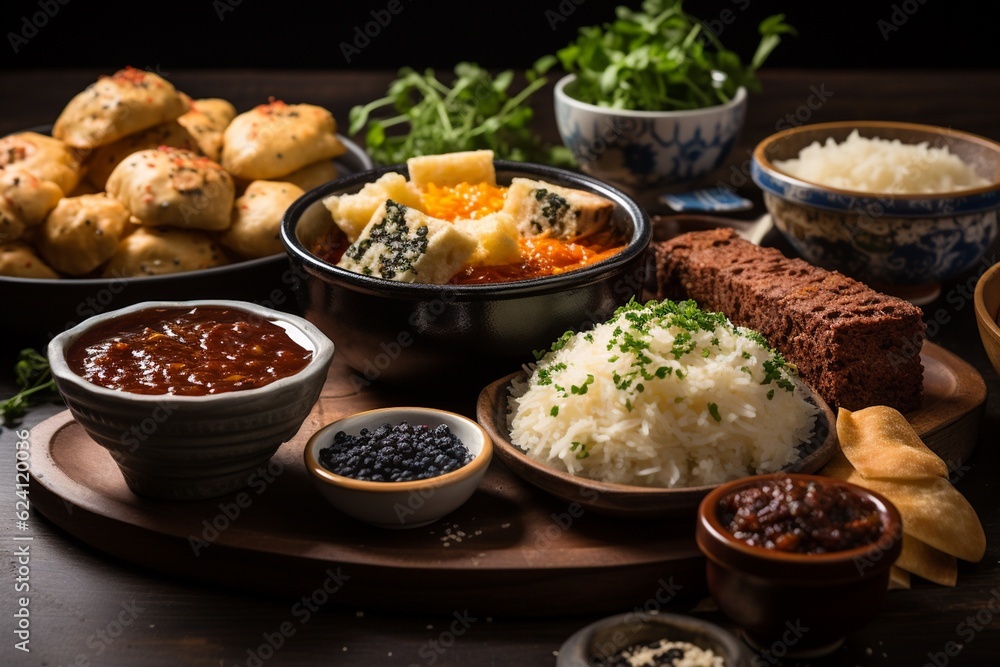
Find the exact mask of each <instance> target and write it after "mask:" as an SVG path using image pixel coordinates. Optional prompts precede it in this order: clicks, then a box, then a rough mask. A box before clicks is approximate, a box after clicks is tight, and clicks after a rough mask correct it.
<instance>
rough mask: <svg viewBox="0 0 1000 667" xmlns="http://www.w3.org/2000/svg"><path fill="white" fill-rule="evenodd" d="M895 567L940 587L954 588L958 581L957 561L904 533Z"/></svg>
mask: <svg viewBox="0 0 1000 667" xmlns="http://www.w3.org/2000/svg"><path fill="white" fill-rule="evenodd" d="M895 567H899V568H902V569H904V570H906V571H907V572H912V573H913V574H915V575H917V576H918V577H922V578H924V579H926V580H927V581H933V582H934V583H935V584H941V585H942V586H954V585H955V583H956V582H957V581H958V561H957V560H956V559H955V557H954V556H952V555H950V554H946V553H944V552H943V551H940V550H939V549H935V548H934V547H932V546H930V545H929V544H927V543H926V542H923V541H921V540H918V539H917V538H915V537H914V536H913V535H907V534H906V532H905V531H904V532H903V550H902V551H901V552H900V554H899V558H898V559H897V560H896V565H895Z"/></svg>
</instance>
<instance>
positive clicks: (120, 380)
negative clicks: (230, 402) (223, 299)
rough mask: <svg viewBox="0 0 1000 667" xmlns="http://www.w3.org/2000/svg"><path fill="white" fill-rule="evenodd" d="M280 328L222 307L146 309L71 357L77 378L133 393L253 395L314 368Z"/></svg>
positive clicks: (94, 335)
mask: <svg viewBox="0 0 1000 667" xmlns="http://www.w3.org/2000/svg"><path fill="white" fill-rule="evenodd" d="M312 355H313V353H312V352H311V351H310V350H307V349H306V348H304V347H302V346H301V345H299V344H298V343H296V342H295V341H294V340H292V337H291V336H289V335H288V331H286V330H285V329H284V328H283V327H282V326H280V325H278V324H276V323H275V322H272V321H269V320H267V319H265V318H263V317H261V316H260V315H255V314H253V313H249V312H244V311H242V310H238V309H236V308H228V307H225V306H193V307H172V308H146V309H143V310H139V311H136V312H133V313H128V314H126V315H122V316H119V317H116V318H114V319H112V320H110V321H109V322H105V323H104V324H101V325H98V326H95V327H94V328H92V329H90V330H89V331H87V332H85V333H84V334H83V335H82V336H80V338H79V339H78V340H77V341H76V342H75V343H73V344H72V345H71V346H70V348H69V350H68V351H67V353H66V361H67V363H68V364H69V367H70V368H72V369H73V372H75V373H76V374H77V375H80V376H81V377H83V378H84V379H85V380H87V381H88V382H91V383H93V384H96V385H100V386H102V387H107V388H108V389H117V390H120V391H127V392H131V393H133V394H172V395H175V396H205V395H209V394H221V393H225V392H230V391H239V390H241V389H254V388H256V387H263V386H265V385H267V384H270V383H272V382H274V381H275V380H279V379H281V378H284V377H288V376H290V375H294V374H296V373H298V372H299V371H301V370H302V369H303V368H305V367H306V366H308V365H309V360H310V359H312Z"/></svg>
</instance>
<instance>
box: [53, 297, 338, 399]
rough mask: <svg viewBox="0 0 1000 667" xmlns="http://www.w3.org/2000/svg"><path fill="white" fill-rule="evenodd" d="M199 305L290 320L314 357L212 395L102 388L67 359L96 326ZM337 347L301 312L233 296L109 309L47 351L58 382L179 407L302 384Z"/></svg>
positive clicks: (94, 393)
mask: <svg viewBox="0 0 1000 667" xmlns="http://www.w3.org/2000/svg"><path fill="white" fill-rule="evenodd" d="M196 306H220V307H224V308H232V309H234V310H241V311H243V312H248V313H250V314H251V315H257V316H261V317H263V318H265V319H267V320H269V321H274V320H280V321H283V322H287V323H289V324H291V325H293V326H294V327H295V328H296V329H298V330H299V332H300V333H302V334H303V335H304V336H305V337H306V338H307V339H308V340H309V342H310V343H311V344H312V346H313V355H312V358H311V359H310V360H309V363H308V364H306V366H305V367H304V368H302V369H301V370H300V371H299V372H297V373H295V374H293V375H289V376H287V377H283V378H279V379H277V380H275V381H274V382H271V383H269V384H266V385H264V386H262V387H254V388H252V389H241V390H239V391H228V392H223V393H220V394H208V395H204V396H178V395H175V394H137V393H133V392H127V391H119V390H116V389H109V388H107V387H102V386H100V385H96V384H93V383H91V382H88V381H87V380H85V379H84V378H83V377H81V376H79V375H77V374H76V373H75V372H73V370H72V369H70V367H69V364H68V363H67V361H66V352H67V351H68V350H69V347H70V346H71V345H72V344H73V343H75V342H76V340H77V339H79V338H80V336H82V335H83V334H84V333H85V332H87V331H89V330H90V329H92V328H93V327H95V326H99V325H101V324H104V323H106V322H110V321H111V320H113V319H115V318H116V317H120V316H122V315H128V314H130V313H134V312H138V311H140V310H148V309H152V308H187V307H191V308H194V307H196ZM334 348H335V346H334V344H333V341H331V340H330V339H329V338H327V336H326V334H324V333H323V332H322V331H320V330H319V328H318V327H316V325H314V324H313V323H312V322H309V321H308V320H306V319H305V318H302V317H299V316H298V315H293V314H291V313H285V312H282V311H279V310H274V309H272V308H267V307H266V306H261V305H258V304H256V303H253V302H250V301H236V300H233V299H194V300H190V301H141V302H139V303H136V304H133V305H131V306H125V307H123V308H119V309H117V310H109V311H106V312H103V313H100V314H98V315H94V316H91V317H88V318H87V319H85V320H84V321H82V322H80V323H79V324H77V325H76V326H74V327H72V328H70V329H67V330H66V331H63V332H61V333H60V334H58V335H57V336H55V337H54V338H53V339H52V340H51V341H49V345H48V348H47V351H48V359H49V365H50V367H51V369H52V375H53V376H55V377H56V379H57V380H58V381H60V382H69V383H70V384H72V385H73V386H74V387H76V388H77V389H80V390H82V391H83V392H85V393H87V394H90V395H92V396H95V397H98V398H100V399H106V400H112V401H128V402H132V403H135V404H136V405H143V404H158V405H159V404H163V403H164V402H167V403H170V404H172V405H178V406H179V405H185V404H186V405H196V404H197V405H212V404H229V403H241V402H243V401H249V400H252V399H253V398H255V397H260V396H263V395H266V394H269V393H274V392H280V391H281V390H282V389H284V388H286V387H290V386H294V385H296V384H299V383H300V382H302V380H303V379H304V378H308V376H309V375H310V374H311V373H315V372H316V371H317V369H318V368H325V367H327V366H329V364H330V361H331V360H332V358H333V354H334ZM324 376H325V374H324Z"/></svg>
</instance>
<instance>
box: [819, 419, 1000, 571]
mask: <svg viewBox="0 0 1000 667" xmlns="http://www.w3.org/2000/svg"><path fill="white" fill-rule="evenodd" d="M837 435H838V437H839V439H840V447H841V451H839V452H837V453H836V454H835V455H834V457H833V458H832V459H831V460H830V462H829V463H828V464H827V465H826V467H824V468H823V470H822V471H821V474H823V475H827V476H829V477H834V478H837V479H842V480H846V481H848V482H853V483H854V484H857V485H858V486H862V487H864V488H866V489H870V490H872V491H875V492H876V493H880V494H882V495H883V496H885V497H886V498H888V499H889V501H890V502H892V503H893V504H894V505H895V506H896V508H897V509H898V510H899V513H900V515H901V516H902V518H903V535H904V537H903V550H902V553H901V555H900V556H899V559H898V560H897V561H896V564H895V567H897V568H900V569H902V570H905V571H907V572H910V573H912V574H916V575H917V576H919V577H922V578H924V579H927V580H928V581H932V582H935V583H938V584H942V585H945V586H954V585H955V582H956V579H957V577H958V570H957V563H956V561H955V559H956V558H961V559H962V560H967V561H973V562H976V561H979V560H981V559H982V558H983V556H984V555H985V552H986V534H985V533H984V531H983V526H982V523H980V521H979V517H978V516H977V515H976V511H975V510H974V509H973V507H972V505H970V504H969V501H967V500H966V499H965V497H964V496H963V495H962V494H961V493H960V492H959V491H958V490H957V489H956V488H955V487H954V486H952V484H951V482H949V481H948V467H947V465H945V463H944V461H942V460H941V458H940V457H939V456H938V455H937V454H935V453H934V452H933V451H932V450H930V449H929V448H928V447H927V446H926V445H925V444H924V443H923V442H922V441H921V440H920V437H919V436H918V435H917V434H916V432H915V431H914V430H913V427H912V426H910V424H909V422H907V421H906V418H905V417H904V416H903V415H902V414H900V413H899V412H898V411H897V410H893V409H892V408H886V407H882V406H878V407H873V408H865V409H864V410H858V411H855V412H850V411H848V410H844V409H841V410H840V412H839V414H838V416H837Z"/></svg>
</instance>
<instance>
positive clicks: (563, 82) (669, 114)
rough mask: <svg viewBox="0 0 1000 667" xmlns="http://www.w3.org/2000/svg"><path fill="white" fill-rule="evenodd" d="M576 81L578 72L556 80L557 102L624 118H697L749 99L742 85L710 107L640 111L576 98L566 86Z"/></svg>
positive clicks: (728, 110)
mask: <svg viewBox="0 0 1000 667" xmlns="http://www.w3.org/2000/svg"><path fill="white" fill-rule="evenodd" d="M574 81H576V74H567V75H566V76H564V77H562V78H561V79H559V81H557V82H556V85H555V88H554V89H553V97H554V99H555V102H556V104H565V105H566V106H570V107H575V108H577V109H580V110H582V111H588V112H590V113H595V114H601V115H604V116H622V117H624V118H652V119H664V120H667V119H681V118H697V117H701V116H708V115H711V114H715V113H726V112H730V111H733V110H734V109H736V108H737V107H740V106H742V105H744V104H746V101H747V89H746V88H745V87H744V86H740V87H739V88H737V90H736V94H735V95H733V99H731V100H729V101H728V102H724V103H722V104H713V105H712V106H710V107H699V108H697V109H678V110H675V111H638V110H632V109H613V108H611V107H602V106H598V105H596V104H590V103H589V102H583V101H581V100H578V99H576V98H575V97H573V96H572V95H570V94H569V93H568V92H566V87H567V86H569V85H570V84H572V83H573V82H574Z"/></svg>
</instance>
